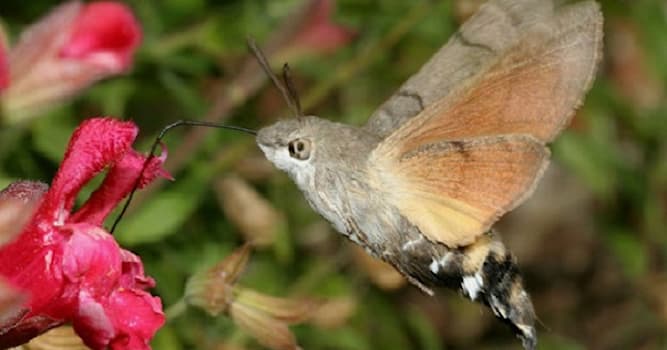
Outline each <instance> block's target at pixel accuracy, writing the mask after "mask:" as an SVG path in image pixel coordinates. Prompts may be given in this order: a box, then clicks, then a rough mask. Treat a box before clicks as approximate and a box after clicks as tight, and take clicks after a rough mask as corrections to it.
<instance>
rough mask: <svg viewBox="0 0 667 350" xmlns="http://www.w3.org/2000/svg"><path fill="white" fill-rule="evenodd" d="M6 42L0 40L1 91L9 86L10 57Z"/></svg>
mask: <svg viewBox="0 0 667 350" xmlns="http://www.w3.org/2000/svg"><path fill="white" fill-rule="evenodd" d="M4 44H5V43H4V42H0V91H2V90H4V89H6V88H7V87H8V86H9V57H7V48H6V47H5V45H4Z"/></svg>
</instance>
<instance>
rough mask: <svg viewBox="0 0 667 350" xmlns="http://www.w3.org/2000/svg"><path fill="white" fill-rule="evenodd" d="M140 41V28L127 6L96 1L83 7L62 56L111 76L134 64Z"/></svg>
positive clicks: (61, 51) (63, 48)
mask: <svg viewBox="0 0 667 350" xmlns="http://www.w3.org/2000/svg"><path fill="white" fill-rule="evenodd" d="M140 42H141V28H140V27H139V24H138V23H137V21H136V19H135V18H134V16H133V15H132V11H131V10H130V9H129V8H127V6H125V5H123V4H121V3H117V2H111V1H102V2H96V3H91V4H88V5H86V6H83V7H82V8H81V11H80V12H79V14H78V16H77V18H76V19H75V21H74V24H73V29H72V33H71V35H70V38H69V40H68V42H67V43H65V45H64V46H63V47H62V49H61V50H60V57H62V58H65V59H76V60H82V61H85V62H86V63H89V64H94V65H98V66H99V67H101V68H103V69H107V70H108V71H109V72H110V73H115V72H122V71H124V70H126V69H127V68H128V67H129V66H130V65H131V64H132V55H133V54H134V51H135V50H136V49H137V47H138V46H139V43H140Z"/></svg>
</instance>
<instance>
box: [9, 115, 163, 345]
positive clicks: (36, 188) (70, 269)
mask: <svg viewBox="0 0 667 350" xmlns="http://www.w3.org/2000/svg"><path fill="white" fill-rule="evenodd" d="M136 135H137V127H136V126H135V125H134V124H133V123H131V122H123V121H118V120H114V119H110V118H95V119H89V120H87V121H85V122H83V123H82V124H81V125H80V126H79V128H78V129H77V130H76V131H75V132H74V134H73V135H72V138H71V140H70V143H69V146H68V148H67V152H66V153H65V157H64V160H63V162H62V164H61V166H60V169H59V170H58V172H57V173H56V175H55V177H54V179H53V182H52V184H51V188H50V189H48V191H47V190H46V185H44V184H40V183H36V182H28V181H22V182H18V183H14V184H12V185H10V186H9V187H8V188H7V189H5V190H3V191H2V192H0V198H2V197H13V198H16V197H21V196H23V197H29V198H38V201H39V202H38V203H39V204H38V205H37V209H36V210H35V213H34V215H33V216H32V219H31V220H30V221H29V222H28V223H27V224H26V226H25V227H24V229H23V231H22V232H21V234H20V235H19V236H18V237H17V238H16V239H15V240H14V241H13V242H11V243H9V244H8V245H6V246H3V247H1V248H0V276H2V277H4V278H5V279H6V281H7V282H8V283H10V285H11V286H12V287H14V288H16V289H18V290H20V291H22V292H24V293H26V294H27V296H28V300H27V302H25V304H23V307H22V308H21V310H20V311H18V312H16V313H15V314H14V315H13V317H10V318H9V319H8V320H4V321H3V322H2V323H0V344H1V345H2V346H13V345H18V344H22V343H24V342H26V341H28V340H29V339H31V338H32V337H35V336H37V335H39V334H41V333H43V332H45V331H46V330H48V329H50V328H52V327H55V326H58V325H60V324H63V323H64V322H71V323H72V324H73V326H74V329H75V331H76V332H77V334H79V336H81V338H82V339H83V341H84V342H85V343H86V345H88V346H90V347H91V348H93V349H107V348H110V349H149V348H150V347H149V345H148V342H149V340H150V339H151V338H152V337H153V335H154V333H155V332H156V331H157V329H158V328H159V327H160V326H161V325H162V324H163V323H164V315H163V313H162V305H161V302H160V299H159V298H157V297H153V296H151V295H150V294H149V293H148V292H146V289H148V288H151V287H153V286H154V284H155V282H154V281H153V279H151V278H150V277H147V276H145V275H144V271H143V266H142V264H141V260H140V259H139V257H137V256H136V255H134V254H132V253H131V252H129V251H127V250H124V249H122V248H120V247H119V246H118V243H116V241H115V240H114V238H113V236H111V235H110V234H109V233H108V232H106V231H105V230H104V228H102V226H101V225H102V222H103V220H104V219H105V218H106V217H107V215H108V214H109V213H110V212H111V210H113V209H114V207H116V205H117V204H118V203H119V202H120V201H121V200H122V199H123V198H124V197H125V196H126V195H127V194H128V193H129V192H130V191H131V189H132V187H133V185H134V183H135V181H136V178H137V176H139V173H140V171H141V169H142V167H143V164H144V161H145V157H143V156H141V155H139V154H138V153H137V152H136V151H134V150H133V149H132V148H131V145H132V142H133V141H134V139H135V137H136ZM165 158H166V155H164V154H163V155H162V156H160V157H158V158H154V159H153V160H152V161H151V162H149V165H148V166H147V168H146V171H145V172H144V173H143V174H142V177H141V182H140V185H141V186H145V185H147V184H148V183H150V182H151V181H152V180H154V179H155V178H156V177H158V176H163V177H168V174H167V173H166V172H165V171H164V170H163V169H162V167H161V166H162V163H163V162H164V160H165ZM105 167H108V168H109V170H108V173H107V175H106V178H105V179H104V181H103V183H102V185H101V186H100V187H99V188H98V189H97V190H96V191H95V192H94V193H93V194H92V195H91V197H90V198H89V199H88V201H86V202H85V203H84V204H83V206H82V207H81V208H80V209H78V210H77V211H76V212H74V213H71V210H72V208H73V206H74V200H75V198H76V195H77V193H78V192H79V191H80V189H81V188H82V187H83V186H84V185H85V184H86V183H87V182H88V181H89V180H90V179H91V178H92V177H93V176H95V175H96V174H97V173H99V172H100V171H102V170H103V169H104V168H105Z"/></svg>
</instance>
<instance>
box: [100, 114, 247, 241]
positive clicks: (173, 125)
mask: <svg viewBox="0 0 667 350" xmlns="http://www.w3.org/2000/svg"><path fill="white" fill-rule="evenodd" d="M179 126H203V127H208V128H218V129H227V130H234V131H241V132H244V133H246V134H250V135H257V131H255V130H252V129H247V128H243V127H240V126H233V125H222V124H216V123H211V122H206V121H198V120H179V121H177V122H173V123H171V124H169V125H167V126H165V127H164V128H163V129H162V131H160V134H159V135H158V137H156V138H155V141H153V145H152V146H151V150H150V153H149V154H148V157H146V160H145V161H144V164H143V165H142V166H141V171H140V172H139V176H137V179H136V180H135V182H134V186H133V187H132V191H131V192H130V195H129V196H128V197H127V200H126V201H125V204H123V209H121V211H120V214H118V217H116V220H114V222H113V225H112V226H111V230H109V232H110V233H111V234H113V233H114V231H115V230H116V227H117V226H118V223H119V222H120V220H121V219H122V218H123V216H124V215H125V212H126V211H127V209H128V208H129V207H130V202H132V198H133V197H134V193H135V192H137V189H139V185H140V184H141V177H142V176H143V175H144V172H145V171H146V168H147V167H148V164H150V161H151V160H152V159H153V158H155V151H156V150H157V147H158V145H161V144H162V139H163V138H164V136H165V135H166V134H167V132H168V131H169V130H171V129H173V128H177V127H179Z"/></svg>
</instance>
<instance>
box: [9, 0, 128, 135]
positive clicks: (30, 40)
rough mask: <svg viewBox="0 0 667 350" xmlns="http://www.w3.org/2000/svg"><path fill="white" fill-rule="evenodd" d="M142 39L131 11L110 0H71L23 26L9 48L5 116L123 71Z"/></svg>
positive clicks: (23, 113) (13, 117) (27, 113)
mask: <svg viewBox="0 0 667 350" xmlns="http://www.w3.org/2000/svg"><path fill="white" fill-rule="evenodd" d="M140 42H141V28H140V26H139V23H138V22H137V20H136V19H135V18H134V15H133V14H132V11H131V10H130V9H129V8H128V7H127V6H125V5H123V4H121V3H118V2H112V1H103V2H94V3H89V4H82V3H80V2H78V1H72V2H68V3H65V4H63V5H60V6H58V7H56V8H55V9H54V10H53V11H52V12H51V13H49V14H48V15H47V16H45V17H44V18H42V19H40V20H39V21H37V23H35V24H33V25H32V26H30V27H29V28H27V29H26V30H25V31H24V32H23V33H22V34H21V36H20V38H19V40H18V43H17V44H16V45H15V46H14V47H13V48H12V49H11V50H10V54H9V71H10V75H9V78H10V81H11V84H9V88H8V89H6V90H5V91H4V93H3V94H2V102H3V105H4V106H3V107H4V112H5V114H6V115H7V118H8V120H9V121H12V122H16V121H20V120H25V119H26V118H28V117H32V116H34V115H35V114H37V113H38V112H40V111H41V110H43V109H44V108H45V107H48V106H51V105H53V104H56V103H58V102H62V101H63V100H66V99H67V98H69V97H71V96H73V95H75V94H77V93H79V92H80V91H81V90H82V89H84V88H86V87H88V86H90V85H91V84H92V83H94V82H96V81H98V80H100V79H103V78H106V77H109V76H112V75H116V74H120V73H123V72H125V71H127V70H128V69H129V68H130V66H131V65H132V56H133V55H134V52H135V51H136V49H137V47H138V46H139V44H140Z"/></svg>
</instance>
